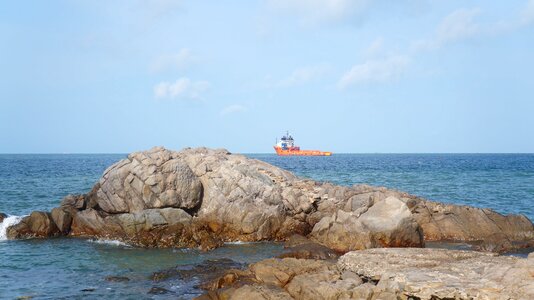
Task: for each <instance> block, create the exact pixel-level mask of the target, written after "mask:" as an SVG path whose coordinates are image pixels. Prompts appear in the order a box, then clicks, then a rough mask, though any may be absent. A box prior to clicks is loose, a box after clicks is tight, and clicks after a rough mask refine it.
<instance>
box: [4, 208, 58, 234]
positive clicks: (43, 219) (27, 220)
mask: <svg viewBox="0 0 534 300" xmlns="http://www.w3.org/2000/svg"><path fill="white" fill-rule="evenodd" d="M59 234H60V232H59V229H58V228H57V226H56V223H54V221H53V220H52V216H51V215H50V213H48V212H42V211H34V212H32V213H31V214H30V215H29V216H26V217H24V218H23V219H22V221H21V222H20V223H18V224H16V225H14V226H11V227H8V228H7V237H8V238H10V239H18V238H30V237H36V238H42V237H52V236H58V235H59Z"/></svg>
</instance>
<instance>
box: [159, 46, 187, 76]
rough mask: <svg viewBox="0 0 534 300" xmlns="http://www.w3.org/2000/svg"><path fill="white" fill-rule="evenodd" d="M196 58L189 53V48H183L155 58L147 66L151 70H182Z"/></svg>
mask: <svg viewBox="0 0 534 300" xmlns="http://www.w3.org/2000/svg"><path fill="white" fill-rule="evenodd" d="M195 60H196V58H195V57H194V56H193V55H192V54H191V50H189V49H187V48H183V49H181V50H180V51H178V52H177V53H174V54H170V55H162V56H159V57H157V58H155V59H154V60H153V61H152V63H151V64H150V66H149V69H150V71H151V72H153V73H155V72H161V71H164V70H169V69H176V70H182V69H184V68H185V67H187V66H189V65H191V64H192V63H194V62H195Z"/></svg>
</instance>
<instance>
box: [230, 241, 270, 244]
mask: <svg viewBox="0 0 534 300" xmlns="http://www.w3.org/2000/svg"><path fill="white" fill-rule="evenodd" d="M259 243H261V242H244V241H232V242H224V244H225V245H248V244H259Z"/></svg>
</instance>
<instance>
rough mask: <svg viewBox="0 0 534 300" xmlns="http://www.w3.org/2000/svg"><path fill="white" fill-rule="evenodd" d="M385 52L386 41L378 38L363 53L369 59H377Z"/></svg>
mask: <svg viewBox="0 0 534 300" xmlns="http://www.w3.org/2000/svg"><path fill="white" fill-rule="evenodd" d="M383 50H384V39H383V38H382V37H377V38H376V39H375V40H374V41H373V42H371V44H370V45H369V46H368V47H367V48H366V49H365V50H364V51H363V54H364V55H365V56H367V57H376V56H378V55H379V54H380V53H382V51H383Z"/></svg>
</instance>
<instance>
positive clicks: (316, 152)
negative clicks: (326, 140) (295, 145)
mask: <svg viewBox="0 0 534 300" xmlns="http://www.w3.org/2000/svg"><path fill="white" fill-rule="evenodd" d="M274 150H275V151H276V154H278V155H280V156H331V155H332V152H324V151H319V150H300V149H291V148H288V149H282V148H281V147H276V146H275V147H274Z"/></svg>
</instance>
